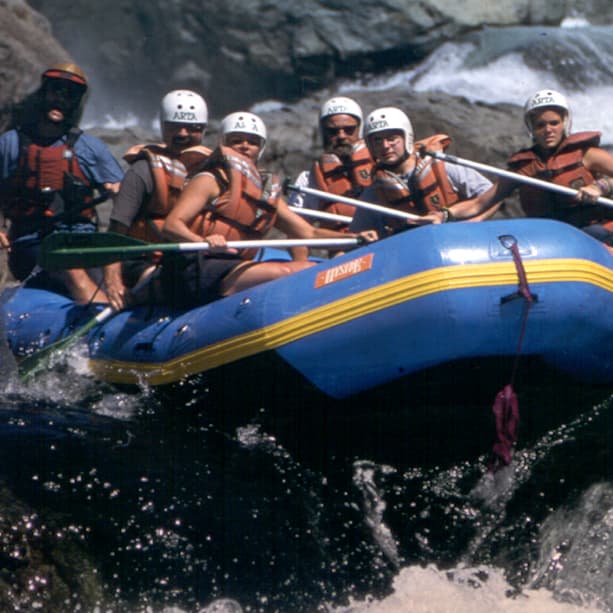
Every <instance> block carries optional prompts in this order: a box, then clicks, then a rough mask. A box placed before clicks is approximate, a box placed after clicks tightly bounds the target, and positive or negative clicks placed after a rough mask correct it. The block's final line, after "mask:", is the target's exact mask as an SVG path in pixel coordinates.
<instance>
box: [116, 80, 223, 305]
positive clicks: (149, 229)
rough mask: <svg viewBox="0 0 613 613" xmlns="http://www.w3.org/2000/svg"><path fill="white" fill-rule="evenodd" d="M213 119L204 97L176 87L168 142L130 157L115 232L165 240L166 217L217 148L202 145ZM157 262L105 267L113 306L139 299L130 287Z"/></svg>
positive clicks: (165, 110)
mask: <svg viewBox="0 0 613 613" xmlns="http://www.w3.org/2000/svg"><path fill="white" fill-rule="evenodd" d="M207 122H208V109H207V105H206V102H205V101H204V99H203V98H202V97H201V96H199V95H198V94H196V93H195V92H193V91H189V90H184V89H181V90H173V91H171V92H168V93H167V94H166V95H165V96H164V97H163V98H162V101H161V107H160V124H161V131H162V140H163V143H160V144H149V145H136V146H135V147H132V148H131V149H130V150H129V151H128V152H127V153H126V154H125V155H124V159H125V160H126V161H127V162H128V163H129V164H130V168H129V169H128V170H127V172H126V175H125V177H124V180H123V182H122V184H121V189H120V190H119V194H118V195H117V197H116V198H115V201H114V203H113V210H112V211H111V217H110V223H109V231H110V232H115V233H118V234H127V235H130V236H133V237H135V238H138V239H141V240H144V241H149V242H154V243H159V242H163V241H164V240H165V239H164V237H163V236H162V234H161V228H162V226H163V225H164V221H165V219H166V216H167V215H168V213H169V212H170V210H171V209H172V208H173V206H174V204H175V202H176V201H177V199H178V197H179V194H180V193H181V190H182V189H183V185H184V183H185V178H186V176H187V174H188V172H190V171H191V170H192V169H193V168H195V167H197V166H198V165H200V164H201V163H202V162H203V161H204V160H206V158H207V157H208V156H209V155H210V153H211V151H210V150H209V149H207V148H206V147H203V146H202V137H203V135H204V131H205V128H206V125H207ZM153 265H155V262H154V261H152V260H145V261H144V260H135V261H131V262H125V263H123V265H122V263H120V262H117V263H114V264H110V265H108V266H106V267H105V270H104V279H105V283H106V291H107V295H108V297H109V301H110V303H111V305H112V306H113V307H114V308H115V309H121V308H123V307H124V306H125V305H126V303H127V302H128V301H130V300H132V301H133V299H134V296H131V294H130V292H129V290H128V287H132V286H134V285H135V284H136V283H137V282H138V280H139V279H140V278H141V277H142V275H143V273H144V272H145V271H146V270H149V269H150V268H151V266H153Z"/></svg>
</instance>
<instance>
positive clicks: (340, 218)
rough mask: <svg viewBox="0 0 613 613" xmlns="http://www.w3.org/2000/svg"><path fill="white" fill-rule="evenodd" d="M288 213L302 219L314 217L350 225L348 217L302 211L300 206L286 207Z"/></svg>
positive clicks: (315, 211) (309, 210)
mask: <svg viewBox="0 0 613 613" xmlns="http://www.w3.org/2000/svg"><path fill="white" fill-rule="evenodd" d="M287 208H288V209H289V210H290V211H293V212H294V213H296V214H298V215H302V216H304V217H315V218H317V219H326V220H328V221H337V222H339V223H351V219H352V218H351V217H349V215H336V214H335V213H326V211H317V210H315V209H303V208H302V207H300V206H288V207H287Z"/></svg>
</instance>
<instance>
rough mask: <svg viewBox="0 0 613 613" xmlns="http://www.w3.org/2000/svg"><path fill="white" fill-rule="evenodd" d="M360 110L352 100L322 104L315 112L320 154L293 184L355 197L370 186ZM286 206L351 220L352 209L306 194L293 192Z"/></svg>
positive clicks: (335, 224) (340, 227) (336, 225)
mask: <svg viewBox="0 0 613 613" xmlns="http://www.w3.org/2000/svg"><path fill="white" fill-rule="evenodd" d="M362 125H363V118H362V109H361V108H360V106H359V105H358V103H357V102H355V100H352V99H351V98H345V97H342V96H337V97H335V98H330V99H329V100H326V102H324V103H323V105H322V107H321V109H320V112H319V131H320V135H321V139H322V143H323V152H322V154H321V155H320V156H319V158H318V159H317V160H315V161H314V163H313V166H312V167H311V169H310V171H304V172H302V173H301V174H300V175H299V176H298V178H297V179H296V185H298V186H300V187H310V188H314V189H318V190H321V191H325V192H329V193H331V194H338V195H339V196H347V197H349V198H357V197H358V196H359V195H360V194H361V193H362V191H363V190H364V189H365V188H366V187H368V186H369V185H370V183H371V171H372V168H373V160H372V157H371V155H370V152H369V151H368V148H367V147H366V144H365V143H364V140H363V127H362ZM289 203H290V204H292V205H294V206H298V207H304V208H310V209H319V210H323V211H326V212H329V213H334V214H337V215H345V216H348V217H352V216H353V214H354V212H355V207H353V206H351V205H349V204H344V203H342V202H334V201H333V200H323V199H321V198H318V197H317V196H313V195H310V194H307V195H304V194H301V193H299V192H294V193H293V194H292V195H291V197H290V201H289ZM321 225H325V227H329V228H332V229H335V230H340V231H347V224H343V223H342V222H325V223H323V222H322V224H321Z"/></svg>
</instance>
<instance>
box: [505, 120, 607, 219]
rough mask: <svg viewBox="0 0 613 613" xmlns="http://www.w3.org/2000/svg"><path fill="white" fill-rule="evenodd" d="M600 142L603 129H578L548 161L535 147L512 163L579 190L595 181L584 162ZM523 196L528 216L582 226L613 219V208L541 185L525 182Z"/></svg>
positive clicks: (524, 171)
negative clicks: (553, 190)
mask: <svg viewBox="0 0 613 613" xmlns="http://www.w3.org/2000/svg"><path fill="white" fill-rule="evenodd" d="M599 144H600V132H576V133H575V134H571V135H569V136H567V137H566V138H565V139H564V140H563V141H562V142H561V143H560V145H559V146H558V148H557V150H556V151H555V152H554V153H553V155H551V156H550V157H549V158H547V159H545V160H544V159H542V158H541V157H539V155H538V153H537V148H536V147H531V148H529V149H522V150H521V151H518V152H517V153H515V154H514V155H513V156H511V158H509V161H508V164H509V168H511V170H513V171H514V172H517V173H519V174H521V175H525V176H528V177H535V178H537V179H542V180H543V181H550V182H551V183H556V184H558V185H564V186H566V187H572V188H574V189H579V188H580V187H583V186H584V185H589V184H590V183H593V182H594V180H595V177H594V175H593V174H592V173H591V172H590V171H589V170H588V169H587V168H586V167H585V166H584V165H583V158H584V156H585V152H586V151H587V150H588V149H589V148H590V147H598V145H599ZM519 195H520V202H521V205H522V208H523V210H524V212H525V213H526V215H527V216H528V217H546V218H550V219H559V220H561V221H565V222H566V223H569V224H571V225H573V226H577V227H580V228H581V227H584V226H587V225H590V224H592V223H599V222H603V221H605V220H612V219H613V213H612V212H611V209H609V208H606V207H599V206H585V205H584V204H582V203H578V202H575V201H574V200H573V199H572V196H565V195H564V194H558V193H556V192H551V191H548V190H546V189H543V188H540V187H534V186H532V185H525V184H522V185H521V186H520V188H519ZM610 225H611V224H610Z"/></svg>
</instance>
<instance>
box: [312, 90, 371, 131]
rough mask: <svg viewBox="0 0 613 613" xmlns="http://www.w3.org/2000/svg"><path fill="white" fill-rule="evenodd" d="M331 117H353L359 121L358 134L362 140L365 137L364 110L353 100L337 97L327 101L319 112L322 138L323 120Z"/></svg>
mask: <svg viewBox="0 0 613 613" xmlns="http://www.w3.org/2000/svg"><path fill="white" fill-rule="evenodd" d="M331 115H351V116H352V117H355V118H356V119H357V120H358V134H359V137H360V138H363V135H364V116H363V115H362V109H361V108H360V105H359V104H358V103H357V102H356V101H355V100H352V99H351V98H345V97H344V96H337V97H336V98H330V99H329V100H326V101H325V102H324V103H323V104H322V105H321V109H320V110H319V127H320V130H321V133H322V134H321V138H322V140H324V136H323V125H322V123H323V120H324V119H325V118H326V117H330V116H331Z"/></svg>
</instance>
